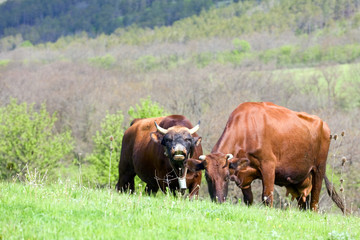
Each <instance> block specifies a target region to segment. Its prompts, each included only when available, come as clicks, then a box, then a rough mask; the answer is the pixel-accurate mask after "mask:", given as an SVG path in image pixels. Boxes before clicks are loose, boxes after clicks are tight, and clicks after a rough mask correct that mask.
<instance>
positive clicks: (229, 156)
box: [223, 153, 234, 168]
mask: <svg viewBox="0 0 360 240" xmlns="http://www.w3.org/2000/svg"><path fill="white" fill-rule="evenodd" d="M233 157H234V156H233V155H232V154H230V153H228V154H226V162H225V165H224V166H223V168H226V167H227V166H228V162H229V160H230V159H232V158H233Z"/></svg>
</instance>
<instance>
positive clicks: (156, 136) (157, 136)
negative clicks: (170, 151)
mask: <svg viewBox="0 0 360 240" xmlns="http://www.w3.org/2000/svg"><path fill="white" fill-rule="evenodd" d="M150 138H151V139H152V140H153V141H154V142H156V143H161V141H162V139H163V136H162V135H161V134H158V133H157V132H151V133H150Z"/></svg>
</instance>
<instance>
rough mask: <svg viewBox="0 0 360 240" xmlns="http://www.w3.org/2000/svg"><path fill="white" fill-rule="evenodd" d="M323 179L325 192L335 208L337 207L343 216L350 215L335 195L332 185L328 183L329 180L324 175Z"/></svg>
mask: <svg viewBox="0 0 360 240" xmlns="http://www.w3.org/2000/svg"><path fill="white" fill-rule="evenodd" d="M324 179H325V185H326V190H327V192H328V194H329V196H330V197H331V199H332V200H333V201H334V203H335V204H336V206H338V208H340V209H341V211H342V212H343V213H344V214H350V213H351V212H350V210H349V209H346V208H345V204H344V202H343V200H342V199H341V198H340V196H339V195H338V194H337V192H336V191H335V188H334V185H333V184H332V183H331V182H330V180H329V179H328V178H327V176H326V175H325V177H324Z"/></svg>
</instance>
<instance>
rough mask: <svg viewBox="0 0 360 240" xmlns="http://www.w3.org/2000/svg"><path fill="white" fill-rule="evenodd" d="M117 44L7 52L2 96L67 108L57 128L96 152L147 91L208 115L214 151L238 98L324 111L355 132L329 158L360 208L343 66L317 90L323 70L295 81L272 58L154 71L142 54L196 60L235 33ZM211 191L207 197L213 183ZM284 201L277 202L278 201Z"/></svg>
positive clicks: (257, 38)
mask: <svg viewBox="0 0 360 240" xmlns="http://www.w3.org/2000/svg"><path fill="white" fill-rule="evenodd" d="M244 39H247V40H248V41H249V42H250V43H251V45H252V47H253V48H257V49H266V48H269V45H271V46H278V45H283V44H284V42H285V43H286V42H293V41H299V40H298V38H295V37H294V36H292V35H287V38H283V37H279V36H273V35H266V34H263V35H261V34H256V35H251V36H244ZM264 39H267V40H269V41H264ZM340 40H341V39H340ZM340 40H339V39H338V41H340ZM307 41H308V40H307ZM109 42H110V40H109V39H107V38H105V37H99V38H98V39H96V40H89V39H85V40H79V41H74V42H71V44H70V43H69V44H68V45H67V44H64V47H59V48H55V47H53V46H50V45H49V46H42V47H31V48H17V49H15V50H13V51H8V52H1V53H0V59H9V60H10V63H9V64H8V65H7V66H5V67H4V66H2V67H1V66H0V104H1V105H5V104H7V103H8V102H9V100H10V98H11V97H13V98H17V99H19V101H20V102H22V101H26V102H35V103H36V104H37V106H40V104H41V103H43V102H46V105H47V109H48V110H49V111H50V112H51V113H52V112H54V111H56V112H58V119H59V121H58V122H57V128H58V129H61V128H70V129H71V130H72V132H73V135H74V137H75V139H76V143H77V144H76V152H83V153H90V152H91V149H92V141H91V136H92V135H93V134H94V133H95V131H96V130H98V129H99V124H100V121H101V119H102V118H103V117H104V116H105V114H106V112H110V113H113V112H115V111H117V110H122V111H123V113H124V116H125V121H124V125H125V126H119V127H126V126H128V124H129V121H128V119H129V117H128V116H127V114H126V113H127V111H128V109H129V107H130V106H134V105H135V104H136V103H138V102H139V99H141V98H146V97H147V96H150V97H151V99H152V100H153V101H156V102H158V103H159V104H160V105H161V106H163V107H164V108H165V110H166V111H167V112H169V113H172V114H183V115H185V116H187V117H188V118H189V119H190V120H191V122H193V123H194V124H195V123H196V122H197V121H198V120H201V128H200V130H199V134H200V135H201V136H202V137H203V147H204V150H205V152H209V151H210V150H211V148H212V146H213V145H214V144H215V142H216V141H217V139H218V137H219V136H220V134H221V132H222V130H223V127H224V126H225V123H226V121H227V118H228V116H229V114H230V113H231V112H232V110H233V109H234V108H235V107H236V106H237V105H239V104H240V103H242V102H245V101H270V102H274V103H276V104H279V105H282V106H285V107H288V108H290V109H292V110H296V111H305V112H308V113H311V114H316V115H318V116H320V117H321V118H322V119H323V120H325V121H326V122H327V123H328V124H329V126H330V128H331V130H332V132H333V133H338V134H340V133H341V131H345V132H346V135H345V137H344V138H343V140H342V142H341V144H339V146H336V145H335V144H336V143H335V142H334V141H333V142H332V146H331V150H330V153H329V160H328V165H329V169H334V172H335V173H338V174H340V171H341V158H342V157H343V156H346V158H347V159H348V162H347V163H346V166H345V168H344V173H343V175H344V179H345V182H344V189H345V191H344V194H345V196H346V202H347V203H348V204H350V203H351V204H352V205H353V209H355V208H357V207H359V206H360V200H359V194H358V192H359V190H360V178H359V177H358V174H357V169H358V168H359V167H360V150H359V146H358V145H359V142H360V122H359V120H358V119H359V116H360V114H359V109H358V108H352V109H347V110H343V109H341V107H339V106H341V104H339V101H341V96H337V95H336V94H337V93H336V92H335V88H336V81H338V79H339V76H338V75H336V74H338V73H331V71H329V70H328V69H329V67H324V68H322V69H321V68H319V71H323V75H324V76H325V78H326V79H327V80H328V81H329V84H328V91H327V92H324V91H323V89H322V88H318V89H317V91H314V89H308V90H307V87H308V88H309V86H311V84H312V83H313V84H314V85H313V86H314V87H315V88H316V86H317V85H316V84H317V83H318V79H319V77H318V76H317V75H311V76H310V77H306V78H304V79H303V80H302V81H301V82H302V84H295V83H294V81H293V79H295V78H297V76H295V75H296V74H298V72H297V73H295V72H291V71H289V72H288V73H286V74H281V75H278V74H275V73H274V71H272V70H274V66H273V65H272V63H268V64H264V63H260V62H254V61H249V62H248V63H247V62H246V61H245V62H244V63H243V64H242V65H240V66H234V65H231V64H220V63H211V64H209V65H207V66H206V67H198V66H196V64H194V63H193V62H191V61H188V62H185V63H183V64H181V65H178V66H175V67H161V66H160V67H158V68H155V69H147V67H146V66H143V65H141V64H140V65H139V64H138V63H137V62H136V60H137V59H139V58H141V57H142V56H155V57H158V56H167V55H171V54H176V55H177V56H179V57H183V58H184V59H187V58H189V57H191V56H192V55H193V54H194V53H201V52H208V51H214V52H217V51H224V50H229V49H232V47H233V46H232V44H231V39H219V38H215V39H206V40H196V41H195V40H194V41H189V42H187V43H154V44H151V45H141V46H129V45H111V44H110V45H109ZM304 44H305V43H304ZM106 54H109V55H111V56H113V57H114V58H115V62H114V63H113V64H112V65H111V66H110V67H107V68H104V67H99V66H94V65H92V64H91V63H90V62H89V59H90V58H92V57H97V56H105V55H106ZM164 66H166V63H164ZM330 69H331V67H330ZM354 69H357V71H352V72H351V74H355V75H356V77H357V78H359V77H360V76H359V75H360V70H359V69H360V68H354ZM304 71H307V70H306V69H304ZM349 74H350V73H349ZM351 87H352V88H353V89H354V91H355V93H356V91H357V93H358V94H359V93H360V92H359V91H360V90H359V89H360V86H359V84H358V83H356V82H355V83H354V85H353V86H351ZM314 93H316V95H314ZM336 103H338V104H336ZM335 153H336V156H335V160H333V157H332V156H333V155H334V154H335ZM330 180H331V177H330ZM334 181H335V178H334ZM258 185H259V184H258V183H255V186H254V187H253V188H254V189H255V193H256V194H258V196H259V197H255V199H256V200H260V186H258ZM335 185H336V186H337V189H339V186H340V183H339V182H335ZM256 186H258V187H256ZM277 191H279V192H280V193H281V194H280V195H281V196H282V198H284V197H285V196H284V193H283V192H282V190H281V189H280V188H279V187H277ZM322 194H323V197H322V198H321V203H320V205H321V206H322V207H324V208H325V210H327V209H329V208H330V206H332V204H331V200H330V199H329V198H328V197H327V195H326V191H322ZM202 196H204V197H207V190H206V189H205V188H204V187H203V188H202ZM233 196H237V197H238V198H242V196H241V193H240V191H239V190H238V189H234V191H233V193H232V197H233ZM233 199H235V198H233ZM282 201H283V202H284V200H282ZM280 202H281V201H280V200H278V204H280ZM323 203H326V204H323Z"/></svg>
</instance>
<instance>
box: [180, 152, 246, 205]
mask: <svg viewBox="0 0 360 240" xmlns="http://www.w3.org/2000/svg"><path fill="white" fill-rule="evenodd" d="M235 164H236V165H235ZM248 164H249V160H248V159H245V158H234V157H233V155H232V154H223V153H212V154H208V155H201V156H200V157H199V159H188V160H187V161H186V166H187V167H188V169H189V170H190V171H199V170H205V177H206V181H207V183H208V188H209V194H210V197H211V200H213V201H218V202H220V203H222V202H224V201H225V200H226V197H227V193H228V186H229V180H230V178H231V176H232V175H233V174H234V169H233V168H236V169H241V168H243V167H246V166H247V165H248ZM230 167H231V168H230Z"/></svg>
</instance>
